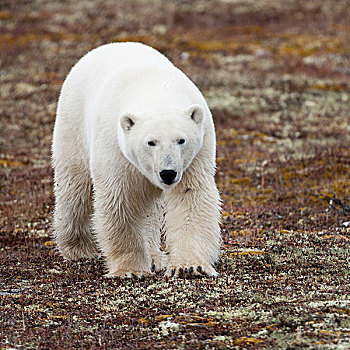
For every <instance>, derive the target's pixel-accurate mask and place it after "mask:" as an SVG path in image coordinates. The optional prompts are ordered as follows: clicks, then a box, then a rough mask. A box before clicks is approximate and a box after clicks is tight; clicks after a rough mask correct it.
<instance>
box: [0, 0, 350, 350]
mask: <svg viewBox="0 0 350 350" xmlns="http://www.w3.org/2000/svg"><path fill="white" fill-rule="evenodd" d="M349 23H350V8H349V6H348V3H347V1H337V0H330V1H321V0H317V1H311V0H306V1H291V0H286V1H282V0H281V1H271V2H265V1H261V2H260V1H241V0H238V1H218V0H215V1H214V0H213V1H200V0H195V1H191V2H188V1H182V0H181V1H176V2H175V1H156V0H152V1H147V2H143V1H138V0H132V1H130V0H125V1H124V0H121V1H118V2H115V1H111V0H107V1H102V0H99V1H93V2H91V1H78V0H72V1H62V2H56V1H48V0H45V1H40V2H38V1H30V2H15V1H3V2H2V4H1V5H0V65H1V71H0V76H1V85H0V214H1V217H0V242H1V243H0V248H1V250H0V270H1V272H0V276H1V277H0V347H1V349H6V348H27V349H33V348H40V349H43V348H55V349H58V348H73V347H74V348H77V347H81V348H84V349H85V348H105V349H110V348H127V347H129V348H146V347H148V348H152V349H153V348H234V347H241V348H246V347H247V348H248V347H249V348H301V347H311V348H339V349H341V348H343V349H346V348H349V347H350V300H349V254H350V249H349V240H350V223H349V221H350V212H349V205H350V202H349V199H350V189H349V185H350V171H349V170H350V137H349V132H350V86H349V74H350V64H349V63H350V62H349V55H350V44H349V43H350V40H349V39H350V34H349V33H350V25H349ZM127 40H136V41H142V42H145V43H147V44H150V45H152V46H154V47H156V48H158V49H159V50H161V51H162V52H163V53H165V54H166V55H167V56H169V57H170V59H171V60H172V61H173V62H174V63H175V64H176V65H177V66H178V67H179V68H181V69H182V70H184V71H185V72H186V74H187V75H188V76H190V77H191V78H192V79H193V81H194V82H195V83H196V84H197V85H198V86H199V88H200V89H201V90H202V91H203V92H204V94H205V96H206V98H207V100H208V103H209V105H210V107H211V109H212V112H213V115H214V119H215V124H216V128H217V139H218V151H217V156H218V172H217V183H218V186H219V189H220V191H221V194H222V199H223V223H222V231H223V255H222V259H221V262H220V264H219V266H218V271H219V273H220V277H219V278H217V279H215V280H212V279H206V278H203V279H196V280H181V279H180V280H165V279H164V277H163V276H161V275H159V276H158V275H157V276H154V277H153V278H151V279H147V280H145V281H125V280H118V279H107V278H105V277H103V273H104V271H103V266H102V263H101V261H93V262H91V261H83V262H79V263H68V262H64V261H63V259H62V258H61V257H60V256H59V254H58V253H57V251H56V249H55V246H54V244H53V242H52V240H51V239H52V238H51V237H50V221H51V211H52V206H53V195H52V171H51V167H50V143H51V138H52V128H53V123H54V118H55V107H56V101H57V98H58V95H59V90H60V87H61V85H62V82H63V80H64V78H65V76H66V74H67V73H68V71H69V69H70V67H71V66H72V65H73V64H74V63H75V62H76V61H77V60H78V59H79V58H80V57H81V56H82V55H83V54H85V53H86V52H87V51H88V50H90V49H92V48H94V47H96V46H98V45H101V44H103V43H107V42H111V41H127ZM331 201H332V202H331Z"/></svg>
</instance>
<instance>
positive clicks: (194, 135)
mask: <svg viewBox="0 0 350 350" xmlns="http://www.w3.org/2000/svg"><path fill="white" fill-rule="evenodd" d="M118 141H119V146H120V149H121V151H122V153H123V154H124V156H125V157H126V158H127V159H128V160H129V161H130V162H131V163H132V164H134V165H135V166H136V167H137V168H138V169H139V170H140V171H141V173H142V174H143V175H144V176H146V177H147V178H148V180H149V181H150V182H152V183H153V184H154V185H156V186H158V187H160V188H161V189H163V190H169V189H172V188H173V187H174V186H175V185H176V184H177V183H179V181H180V180H181V178H182V175H183V172H184V171H185V170H186V169H187V168H188V166H189V165H190V164H191V162H192V160H193V159H194V157H195V156H196V155H197V153H198V152H199V150H200V149H201V147H202V144H203V110H202V108H201V107H200V106H199V105H191V106H190V107H189V108H187V109H185V110H172V111H171V112H169V111H166V112H163V113H162V112H159V111H158V112H157V113H152V114H151V113H145V114H142V115H136V114H130V113H126V114H123V115H122V116H121V118H120V126H119V133H118Z"/></svg>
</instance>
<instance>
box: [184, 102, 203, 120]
mask: <svg viewBox="0 0 350 350" xmlns="http://www.w3.org/2000/svg"><path fill="white" fill-rule="evenodd" d="M186 114H187V115H188V116H189V117H190V118H191V119H192V120H193V121H194V122H195V123H197V124H200V123H201V122H202V120H203V111H202V108H201V107H200V106H198V105H192V106H191V107H189V108H188V109H187V111H186Z"/></svg>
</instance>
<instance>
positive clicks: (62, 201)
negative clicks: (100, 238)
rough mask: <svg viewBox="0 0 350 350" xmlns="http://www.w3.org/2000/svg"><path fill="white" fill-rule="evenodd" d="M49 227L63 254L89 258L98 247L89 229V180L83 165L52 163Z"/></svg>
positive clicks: (90, 206) (90, 198)
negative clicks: (52, 187)
mask: <svg viewBox="0 0 350 350" xmlns="http://www.w3.org/2000/svg"><path fill="white" fill-rule="evenodd" d="M55 198H56V203H55V210H54V220H53V229H54V236H55V240H56V243H57V245H58V248H59V250H60V252H61V253H62V255H63V256H64V258H66V259H68V260H79V259H81V258H92V257H94V256H96V255H97V253H98V249H97V245H96V243H95V240H94V236H93V234H92V232H91V219H90V216H91V210H92V182H91V178H90V174H89V172H88V170H87V169H85V167H84V168H83V167H70V168H67V167H59V166H56V167H55Z"/></svg>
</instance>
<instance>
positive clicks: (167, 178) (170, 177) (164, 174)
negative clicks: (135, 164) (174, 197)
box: [159, 169, 177, 185]
mask: <svg viewBox="0 0 350 350" xmlns="http://www.w3.org/2000/svg"><path fill="white" fill-rule="evenodd" d="M159 176H160V178H161V179H162V182H163V183H165V184H166V185H172V184H173V183H174V182H175V179H176V176H177V172H176V171H175V170H171V169H169V170H162V171H161V172H160V173H159Z"/></svg>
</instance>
